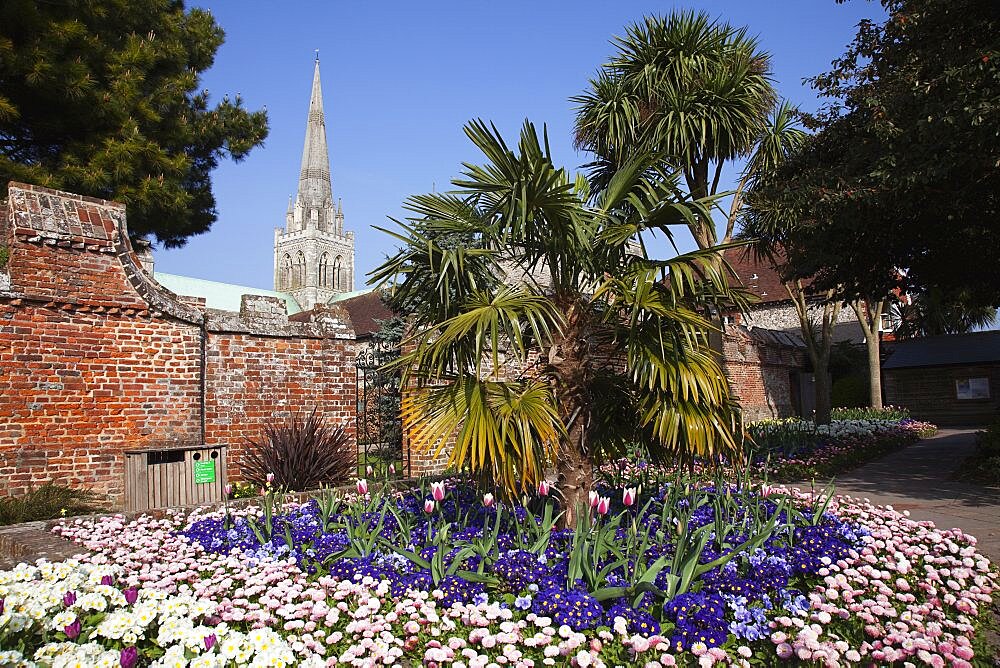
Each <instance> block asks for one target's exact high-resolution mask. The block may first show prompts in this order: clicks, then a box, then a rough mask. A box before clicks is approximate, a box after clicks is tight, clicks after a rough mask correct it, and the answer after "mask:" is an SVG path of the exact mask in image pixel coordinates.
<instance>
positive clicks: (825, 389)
mask: <svg viewBox="0 0 1000 668" xmlns="http://www.w3.org/2000/svg"><path fill="white" fill-rule="evenodd" d="M785 290H787V291H788V296H789V297H791V298H792V301H793V302H794V304H795V312H796V314H797V315H798V316H799V327H800V329H801V331H802V338H803V339H804V341H805V344H806V350H807V351H808V353H809V361H810V362H811V363H812V366H813V379H814V381H813V391H814V396H815V400H816V415H815V417H814V418H813V419H814V421H815V422H816V424H829V423H830V412H831V409H832V406H831V402H832V397H831V391H830V390H831V388H830V377H829V368H830V348H831V346H832V345H833V327H834V325H835V324H836V323H837V315H838V314H839V313H840V303H839V302H837V301H834V300H833V297H834V293H833V291H832V290H831V291H829V292H827V293H826V295H825V296H824V299H823V302H822V304H823V314H822V317H821V318H820V321H819V323H818V324H819V333H818V334H817V332H816V324H814V323H813V321H812V319H811V318H810V317H809V301H808V300H807V299H806V293H805V290H804V289H803V288H802V282H801V281H788V282H786V283H785Z"/></svg>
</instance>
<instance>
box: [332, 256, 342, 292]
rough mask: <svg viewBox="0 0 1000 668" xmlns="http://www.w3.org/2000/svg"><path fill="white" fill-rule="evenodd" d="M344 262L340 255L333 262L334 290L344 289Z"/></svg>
mask: <svg viewBox="0 0 1000 668" xmlns="http://www.w3.org/2000/svg"><path fill="white" fill-rule="evenodd" d="M342 265H343V260H342V258H341V257H340V256H339V255H338V256H337V259H335V260H334V261H333V289H334V290H343V289H344V277H343V275H342V274H343V270H342Z"/></svg>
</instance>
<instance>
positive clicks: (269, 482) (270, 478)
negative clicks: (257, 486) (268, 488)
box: [264, 473, 274, 485]
mask: <svg viewBox="0 0 1000 668" xmlns="http://www.w3.org/2000/svg"><path fill="white" fill-rule="evenodd" d="M264 479H265V480H267V484H268V485H270V484H271V483H272V482H274V474H273V473H268V474H267V475H266V476H265V478H264Z"/></svg>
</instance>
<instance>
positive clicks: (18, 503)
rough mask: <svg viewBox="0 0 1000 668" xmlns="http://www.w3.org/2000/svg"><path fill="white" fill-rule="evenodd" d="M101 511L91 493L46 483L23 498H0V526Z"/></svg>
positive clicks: (101, 508)
mask: <svg viewBox="0 0 1000 668" xmlns="http://www.w3.org/2000/svg"><path fill="white" fill-rule="evenodd" d="M102 510H104V508H103V507H102V506H101V505H100V503H99V502H98V501H97V497H96V496H94V494H93V492H91V491H89V490H84V489H73V488H72V487H66V486H65V485H58V484H56V483H54V482H51V481H50V482H47V483H45V484H44V485H42V486H41V487H38V488H36V489H32V490H30V491H29V492H28V493H27V494H25V495H24V496H7V497H0V526H6V525H8V524H20V523H21V522H35V521H38V520H53V519H56V518H58V517H65V516H68V515H86V514H89V513H97V512H101V511H102Z"/></svg>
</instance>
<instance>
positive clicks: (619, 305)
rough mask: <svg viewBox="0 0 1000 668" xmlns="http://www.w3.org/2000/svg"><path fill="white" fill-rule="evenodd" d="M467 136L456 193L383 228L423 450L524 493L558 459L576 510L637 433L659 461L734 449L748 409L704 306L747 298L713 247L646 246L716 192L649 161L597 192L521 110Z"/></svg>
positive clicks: (562, 487)
mask: <svg viewBox="0 0 1000 668" xmlns="http://www.w3.org/2000/svg"><path fill="white" fill-rule="evenodd" d="M466 133H467V134H468V136H469V137H470V138H471V139H472V141H473V143H474V144H475V145H476V146H477V147H478V148H479V149H480V150H481V151H482V152H483V154H484V155H485V157H486V163H485V164H483V165H481V166H476V165H470V164H466V165H465V167H466V170H465V172H464V177H463V178H461V179H458V180H455V181H454V182H453V183H454V185H455V186H456V188H457V190H456V191H454V192H451V193H433V194H428V195H420V196H415V197H411V198H410V199H408V200H407V202H406V203H405V207H406V208H407V210H408V211H409V212H411V213H412V214H413V215H412V216H411V217H409V218H407V219H406V221H405V222H402V221H394V222H396V224H397V225H398V228H399V229H398V230H392V231H390V230H384V231H386V232H388V233H389V234H391V235H393V236H394V237H395V238H396V239H397V240H398V241H399V242H400V243H401V248H400V249H399V250H398V252H397V253H396V254H395V255H393V256H392V257H389V258H387V259H386V261H385V262H384V263H383V264H382V265H381V266H380V267H379V268H377V269H376V270H375V271H373V272H372V282H374V283H379V284H382V285H390V286H391V287H392V293H391V297H390V299H391V301H392V302H393V305H394V306H395V307H396V308H397V309H400V310H402V311H404V312H407V313H409V314H410V318H411V334H410V336H409V338H408V340H407V341H406V342H405V343H404V345H403V350H404V351H405V352H404V354H403V356H402V357H401V358H400V360H399V361H398V364H399V368H400V369H401V371H402V373H403V375H404V381H403V382H404V383H408V384H409V387H411V391H409V392H408V393H407V394H406V396H405V397H404V400H403V407H402V411H403V415H404V421H405V423H406V424H407V425H408V436H409V438H410V443H411V447H414V448H416V449H418V450H419V449H423V450H427V449H436V451H437V452H439V453H440V452H441V451H442V450H444V449H445V448H448V447H450V459H449V462H450V464H451V465H452V466H454V467H455V468H458V469H465V470H469V471H471V472H473V473H475V474H478V475H479V476H481V477H482V478H485V479H488V480H491V481H495V482H496V483H498V484H499V485H500V486H501V487H502V488H504V489H506V490H507V491H508V492H509V493H511V494H516V493H519V492H521V491H523V490H525V489H532V488H534V487H535V485H537V483H538V482H539V481H540V480H541V479H542V478H543V476H544V475H545V470H546V468H547V467H548V466H554V468H555V471H556V474H557V481H556V485H557V489H558V490H559V492H560V493H561V494H562V495H563V496H564V502H565V508H566V511H567V514H566V515H565V516H564V518H563V520H564V522H566V523H569V524H571V523H572V522H573V521H574V519H573V516H574V513H575V511H576V509H577V507H578V504H579V503H580V502H581V501H582V500H584V499H585V498H586V495H587V492H588V491H589V490H590V488H591V486H592V484H593V471H594V469H593V467H594V465H595V463H596V462H599V461H601V459H602V458H605V457H609V456H615V455H617V454H619V453H621V452H623V451H624V447H625V446H626V445H627V444H630V443H635V442H643V443H647V444H649V446H650V447H649V449H650V452H651V455H652V457H653V458H654V459H658V460H664V461H666V460H676V459H690V458H691V457H694V456H699V457H704V458H717V457H719V456H721V455H733V453H735V452H736V450H737V439H736V438H735V436H734V405H733V403H732V402H731V400H730V395H729V390H728V385H727V382H726V380H725V376H724V374H723V373H722V370H721V368H720V367H719V365H718V363H717V361H716V360H715V358H714V356H713V355H712V354H711V353H710V351H709V349H708V341H707V334H708V330H709V324H708V321H707V320H706V319H705V315H704V314H705V312H706V310H707V308H708V307H709V306H710V305H712V304H714V303H715V302H717V301H721V300H733V299H738V298H739V295H738V294H735V293H734V291H731V290H730V289H729V288H728V287H727V284H726V275H725V267H724V265H723V264H722V260H721V259H720V258H719V255H718V254H716V253H712V252H709V253H706V252H702V251H697V252H694V253H689V254H686V255H681V256H678V257H675V258H672V259H667V260H653V259H650V258H648V257H647V256H646V253H645V251H644V248H645V246H644V244H643V243H642V239H643V237H645V236H647V235H648V234H650V233H653V232H658V233H662V234H666V235H668V236H669V235H670V228H671V227H673V226H676V225H687V224H690V223H691V220H692V218H694V217H696V216H698V215H704V214H705V212H706V209H707V206H708V204H709V202H707V201H690V200H683V199H682V198H681V197H680V196H679V195H678V189H677V183H676V179H675V178H673V177H671V176H668V175H665V174H663V173H661V172H657V171H656V170H655V169H652V168H651V166H652V165H653V164H654V162H655V161H654V160H652V159H651V158H649V157H648V156H647V157H641V158H636V159H634V160H632V161H631V162H629V163H628V164H626V165H624V166H623V168H622V169H621V170H619V172H618V173H616V174H615V175H614V176H612V177H611V178H610V179H609V180H608V185H607V187H606V188H605V189H604V190H603V191H602V192H601V193H600V195H599V196H598V197H596V198H591V197H590V193H589V188H588V185H587V182H586V180H585V179H584V178H582V177H576V178H574V177H571V175H570V174H569V173H567V171H566V170H565V169H561V168H557V167H556V166H555V165H554V164H553V162H552V158H551V156H550V153H549V148H548V140H547V137H544V138H543V139H540V138H539V137H538V134H537V133H536V131H535V128H534V127H533V126H532V125H531V124H530V123H525V125H524V127H523V129H522V132H521V136H520V141H519V143H518V145H517V146H516V148H515V149H512V148H510V147H508V146H507V144H506V143H505V142H504V140H503V138H502V137H501V136H500V135H499V133H498V132H497V131H496V128H494V127H492V126H487V125H486V124H484V123H483V122H481V121H480V122H473V123H471V124H469V125H468V126H467V127H466Z"/></svg>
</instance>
